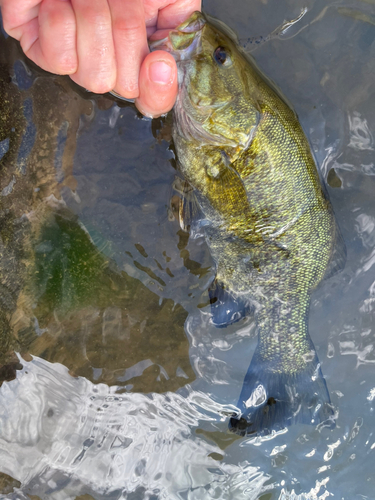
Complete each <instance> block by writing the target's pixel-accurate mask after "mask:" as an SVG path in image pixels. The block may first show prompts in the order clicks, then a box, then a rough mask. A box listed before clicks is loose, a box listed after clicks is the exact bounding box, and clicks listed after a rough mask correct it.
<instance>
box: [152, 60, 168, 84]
mask: <svg viewBox="0 0 375 500" xmlns="http://www.w3.org/2000/svg"><path fill="white" fill-rule="evenodd" d="M149 76H150V80H151V81H152V82H154V83H158V84H159V85H167V84H168V83H171V76H172V68H171V67H170V66H169V64H167V63H166V62H164V61H155V62H153V63H152V64H151V65H150V68H149Z"/></svg>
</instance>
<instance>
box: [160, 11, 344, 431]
mask: <svg viewBox="0 0 375 500" xmlns="http://www.w3.org/2000/svg"><path fill="white" fill-rule="evenodd" d="M193 34H194V35H195V36H194V37H193V36H192V35H193ZM154 48H164V49H166V50H169V51H170V52H171V53H172V54H173V55H174V57H175V58H176V61H177V65H178V70H179V95H178V98H177V102H176V105H175V107H174V135H173V139H174V144H175V148H176V152H177V157H178V162H179V168H180V171H181V173H182V175H183V176H184V178H185V180H186V196H185V198H184V199H183V200H182V201H181V207H180V221H181V226H182V228H183V229H185V230H186V229H189V228H190V230H192V229H193V228H196V227H201V228H202V229H203V232H204V235H205V238H206V241H207V244H208V246H209V248H210V252H211V254H212V257H213V259H214V261H215V264H216V278H215V282H214V283H213V286H212V287H211V291H210V296H211V302H212V309H211V310H212V322H213V323H214V324H216V325H217V326H219V327H223V326H226V325H227V324H230V323H233V322H234V321H237V320H238V319H240V318H241V317H243V316H244V315H246V314H247V313H248V312H249V311H250V310H253V311H254V313H255V319H256V324H257V330H258V347H257V348H256V351H255V354H254V356H253V359H252V362H251V364H250V367H249V370H248V372H247V375H246V378H245V382H244V386H243V389H242V392H241V395H240V399H239V403H238V406H239V414H238V415H235V416H233V418H232V419H231V422H230V427H231V429H232V430H233V431H234V432H238V433H239V434H266V433H269V432H271V431H274V430H276V431H277V430H280V429H283V428H284V427H285V426H287V425H291V424H293V423H297V422H302V423H313V424H318V423H320V422H323V421H327V420H328V421H329V422H330V423H332V421H333V418H332V415H333V411H332V407H331V405H330V399H329V394H328V391H327V387H326V384H325V381H324V379H323V377H322V374H321V371H320V363H319V360H318V358H317V355H316V352H315V348H314V345H313V343H312V341H311V339H310V336H309V333H308V326H307V323H308V311H309V304H310V296H311V292H312V291H313V290H314V289H315V288H316V286H317V285H318V284H319V283H320V282H321V280H322V279H323V278H324V277H325V276H326V277H327V276H329V275H331V274H333V273H334V272H336V271H337V270H339V269H340V268H342V267H343V264H344V262H345V247H344V245H343V244H342V239H341V236H340V231H339V229H338V226H337V224H336V221H335V218H334V213H333V210H332V207H331V205H330V202H329V200H328V197H327V194H326V192H325V190H324V187H323V186H322V183H321V180H320V178H319V174H318V171H317V168H316V165H315V161H314V158H313V156H312V154H311V151H310V147H309V144H308V141H307V139H306V137H305V135H304V133H303V130H302V128H301V126H300V124H299V122H298V118H297V116H296V114H295V112H294V111H293V110H292V109H291V108H290V106H289V105H288V104H287V102H286V101H285V99H284V98H283V97H282V96H281V95H280V94H279V92H278V91H277V90H276V89H275V88H274V87H273V86H272V85H271V84H270V82H269V81H267V79H266V78H265V77H264V76H263V75H262V74H261V73H260V71H259V70H258V69H257V67H256V65H255V63H254V62H253V61H252V59H250V58H249V56H248V55H246V54H245V53H244V52H242V51H241V49H240V48H239V47H238V45H237V43H236V39H235V36H234V35H233V34H232V33H230V31H229V29H228V28H227V27H225V25H223V24H221V23H219V22H218V21H213V20H212V19H209V18H207V16H204V15H203V14H201V13H199V12H196V13H194V14H193V15H192V16H191V17H190V19H188V20H187V21H186V22H185V23H184V24H183V25H181V26H180V27H178V28H177V29H176V31H174V32H171V34H170V35H169V38H168V39H164V40H163V41H159V42H156V43H155V44H154ZM232 312H233V314H232Z"/></svg>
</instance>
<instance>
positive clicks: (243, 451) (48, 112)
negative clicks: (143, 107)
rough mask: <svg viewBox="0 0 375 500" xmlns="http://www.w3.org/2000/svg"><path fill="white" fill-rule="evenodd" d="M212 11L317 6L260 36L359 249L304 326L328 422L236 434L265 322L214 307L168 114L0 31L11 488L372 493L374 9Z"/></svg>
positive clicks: (1, 261)
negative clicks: (55, 69) (188, 227)
mask: <svg viewBox="0 0 375 500" xmlns="http://www.w3.org/2000/svg"><path fill="white" fill-rule="evenodd" d="M205 6H206V9H207V11H208V12H209V13H211V14H212V15H216V16H217V17H219V18H221V19H223V20H224V21H226V22H227V23H228V24H229V25H230V26H232V27H233V28H234V29H235V30H236V31H237V32H238V34H239V37H240V38H241V39H243V40H246V39H249V37H259V36H263V37H264V38H266V37H267V35H268V34H270V33H273V32H275V30H276V28H277V27H279V26H282V25H283V24H284V23H285V21H290V20H293V19H296V18H297V17H298V16H299V15H300V13H301V11H302V9H303V8H305V7H306V8H307V11H306V13H305V15H304V16H303V17H302V18H301V19H300V20H299V21H298V22H296V23H294V24H293V25H291V26H290V27H289V28H288V30H286V31H285V33H284V32H283V33H279V32H277V34H276V36H273V37H270V39H269V40H268V41H266V42H264V43H262V44H252V46H251V50H252V51H253V55H254V56H255V57H256V59H257V61H258V63H259V65H260V66H261V67H262V69H263V70H264V71H265V72H266V74H267V75H268V76H269V77H270V78H271V79H273V80H275V81H276V82H277V83H278V85H279V86H280V87H281V90H282V92H283V93H284V94H285V95H286V97H287V98H288V99H289V101H291V102H292V103H293V105H294V107H295V108H296V110H297V112H298V114H299V116H300V119H301V122H302V124H303V126H304V129H305V130H306V132H307V135H308V137H309V139H310V142H311V144H312V147H313V149H314V152H315V155H316V157H317V160H318V163H319V165H320V166H321V170H322V173H323V176H324V177H325V178H326V179H327V180H328V184H329V187H328V189H329V194H330V198H331V201H332V204H333V206H334V210H335V213H336V217H337V219H338V222H339V225H340V227H341V229H342V231H343V235H344V238H345V242H346V246H347V249H348V261H347V265H346V268H345V270H344V272H343V273H341V274H340V275H337V276H335V277H333V278H332V279H330V280H328V281H326V282H324V283H323V284H322V285H321V286H320V288H319V290H317V291H316V292H315V293H314V295H313V297H312V305H311V311H310V325H309V328H310V334H311V337H312V338H313V339H314V343H315V345H316V347H317V351H318V356H319V359H320V360H321V363H322V369H323V371H324V374H325V377H326V379H327V385H328V387H329V390H330V395H331V400H332V403H333V406H334V409H335V412H336V416H337V425H336V428H335V429H332V430H329V429H326V428H314V427H313V426H311V427H310V426H302V425H300V426H298V425H297V426H294V427H292V428H290V429H288V431H286V432H284V433H283V432H281V433H279V434H278V435H275V436H271V437H270V438H269V439H264V440H262V441H261V440H259V439H255V440H254V439H239V438H238V437H237V436H233V435H231V434H228V433H227V424H228V415H229V414H231V413H232V412H233V411H235V410H236V408H235V406H234V405H235V404H236V402H237V400H238V395H239V393H240V390H241V386H242V381H243V378H244V375H245V372H246V370H247V367H248V364H249V360H250V358H251V356H252V354H253V351H254V349H255V344H256V338H255V332H254V322H253V320H252V318H247V319H246V320H245V321H244V322H243V323H241V324H237V325H232V326H231V327H229V328H227V329H225V330H222V329H216V328H214V327H213V326H212V325H211V324H210V322H209V317H208V315H207V307H205V304H206V303H207V296H206V295H205V294H204V291H205V290H206V288H207V286H208V284H209V282H210V280H211V279H212V276H213V272H212V269H211V264H212V263H211V259H210V255H209V252H208V251H207V248H206V246H205V244H204V242H203V239H202V238H198V239H195V240H189V239H188V237H187V236H186V234H185V233H182V232H181V231H180V230H179V226H178V223H177V221H175V220H174V217H173V202H172V203H171V201H170V200H171V199H172V200H173V196H174V195H175V194H176V190H173V188H172V186H175V187H176V186H177V185H178V181H176V179H175V177H176V171H175V169H174V161H175V160H174V157H173V151H172V150H170V149H169V136H170V131H169V129H168V127H169V126H170V124H169V120H168V118H167V119H166V120H161V119H159V120H155V121H154V122H150V121H149V120H146V119H142V117H140V115H139V114H138V113H137V112H136V110H135V109H134V108H133V107H132V106H130V105H128V104H124V103H116V102H115V100H114V99H112V98H109V97H105V96H93V95H88V94H86V93H85V92H84V91H83V90H82V89H79V88H77V87H76V86H74V85H73V84H71V83H70V82H69V80H68V79H66V78H62V77H53V76H50V75H47V74H46V73H43V72H41V71H39V70H38V69H36V68H34V67H33V66H32V65H31V64H29V63H27V62H25V61H24V59H23V57H22V55H21V54H20V52H19V49H18V47H17V44H16V43H14V42H13V41H12V40H11V39H9V38H5V37H4V36H1V37H0V95H1V100H0V109H1V113H0V168H1V170H0V193H1V195H0V236H1V238H0V273H1V282H0V301H1V307H0V379H1V381H3V383H2V386H1V388H0V398H1V411H0V414H1V420H0V471H1V472H2V475H1V477H0V488H1V489H0V498H7V499H16V498H17V499H18V498H19V499H25V498H29V499H30V498H34V499H37V498H48V499H49V498H53V499H67V498H72V499H75V498H79V499H89V498H98V499H99V498H114V499H115V498H116V499H119V498H124V499H125V498H128V499H133V500H134V499H143V498H150V499H158V498H167V499H194V500H195V499H197V500H198V499H211V498H212V499H213V498H224V499H225V498H228V499H237V498H238V499H241V498H244V499H245V498H246V499H251V500H252V499H254V500H273V499H280V500H281V499H285V500H286V499H293V500H297V499H298V500H307V499H314V500H315V499H321V500H324V499H326V498H329V497H331V496H334V497H337V498H340V500H341V499H345V500H352V499H356V500H357V499H372V498H374V494H373V492H374V491H375V485H374V477H373V469H374V462H375V458H374V453H375V437H374V434H373V416H374V404H375V403H374V402H375V396H374V395H375V384H374V382H373V380H374V370H375V366H374V365H375V351H374V333H375V329H374V310H375V273H374V269H375V254H374V245H375V205H374V201H373V199H374V196H373V193H374V189H375V184H374V183H375V176H374V172H375V171H374V163H375V160H374V130H375V109H374V102H375V101H374V87H373V74H374V71H375V62H374V61H375V58H374V50H375V42H374V40H375V28H374V23H373V21H374V19H373V13H372V11H371V8H372V7H371V3H370V2H365V1H360V0H357V1H354V2H351V3H350V4H349V3H348V2H345V1H344V0H341V1H340V2H335V3H334V2H330V3H329V4H327V2H323V1H315V2H313V1H312V0H311V1H307V2H304V3H302V2H300V1H299V0H298V1H297V0H288V1H287V2H277V1H276V0H268V1H266V2H265V1H260V0H259V1H254V2H251V3H248V4H246V3H244V2H242V1H241V0H235V1H234V2H231V3H230V4H228V3H226V2H222V1H220V2H217V1H216V0H215V1H213V0H207V1H206V3H205ZM202 294H203V295H202ZM198 306H199V307H198ZM16 353H19V354H16Z"/></svg>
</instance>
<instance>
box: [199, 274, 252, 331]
mask: <svg viewBox="0 0 375 500" xmlns="http://www.w3.org/2000/svg"><path fill="white" fill-rule="evenodd" d="M208 294H209V297H210V304H211V315H212V316H211V321H212V323H213V324H214V325H215V326H216V327H217V328H225V327H226V326H229V325H231V324H233V323H236V322H237V321H239V320H240V319H242V318H244V317H245V316H248V315H249V314H250V313H251V310H252V307H251V304H250V302H249V301H248V300H247V299H246V298H245V297H241V296H235V295H234V294H233V293H231V292H230V291H227V290H225V289H224V288H223V286H222V285H221V284H219V283H217V282H215V281H214V282H213V284H212V285H211V287H210V288H209V289H208Z"/></svg>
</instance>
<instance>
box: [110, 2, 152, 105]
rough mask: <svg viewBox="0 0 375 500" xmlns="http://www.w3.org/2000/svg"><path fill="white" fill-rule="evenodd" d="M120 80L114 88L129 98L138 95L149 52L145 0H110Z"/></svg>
mask: <svg viewBox="0 0 375 500" xmlns="http://www.w3.org/2000/svg"><path fill="white" fill-rule="evenodd" d="M108 3H109V7H110V10H111V16H112V33H113V42H114V46H115V54H116V65H117V80H116V85H115V88H114V90H115V91H116V92H117V93H118V94H121V95H122V96H123V97H126V98H128V99H131V98H134V97H138V95H139V87H138V76H139V70H140V67H141V64H142V61H143V59H144V58H145V57H146V55H147V54H148V52H149V49H148V44H147V32H146V25H145V15H144V9H143V0H109V2H108Z"/></svg>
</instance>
